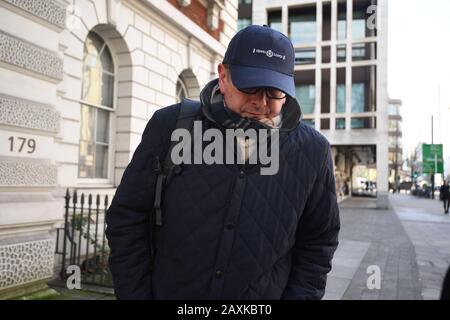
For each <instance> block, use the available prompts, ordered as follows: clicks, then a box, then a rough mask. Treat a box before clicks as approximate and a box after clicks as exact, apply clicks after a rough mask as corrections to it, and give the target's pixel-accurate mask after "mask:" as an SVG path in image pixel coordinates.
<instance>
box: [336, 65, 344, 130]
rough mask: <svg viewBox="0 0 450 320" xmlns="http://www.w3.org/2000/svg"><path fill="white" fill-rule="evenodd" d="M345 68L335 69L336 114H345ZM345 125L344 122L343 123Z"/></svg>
mask: <svg viewBox="0 0 450 320" xmlns="http://www.w3.org/2000/svg"><path fill="white" fill-rule="evenodd" d="M345 99H346V93H345V68H337V69H336V113H345V104H346V101H345ZM344 124H345V121H344Z"/></svg>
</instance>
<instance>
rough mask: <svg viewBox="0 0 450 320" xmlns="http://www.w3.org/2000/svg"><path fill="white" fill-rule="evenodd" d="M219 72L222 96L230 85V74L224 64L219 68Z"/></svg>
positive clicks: (220, 64)
mask: <svg viewBox="0 0 450 320" xmlns="http://www.w3.org/2000/svg"><path fill="white" fill-rule="evenodd" d="M217 72H218V73H219V89H220V93H221V94H225V91H226V87H227V83H228V72H227V70H226V69H225V67H224V66H223V64H222V63H219V65H218V66H217Z"/></svg>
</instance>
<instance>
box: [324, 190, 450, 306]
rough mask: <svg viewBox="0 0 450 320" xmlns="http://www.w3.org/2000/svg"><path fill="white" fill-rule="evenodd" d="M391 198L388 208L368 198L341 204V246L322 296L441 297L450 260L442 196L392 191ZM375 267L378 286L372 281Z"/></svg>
mask: <svg viewBox="0 0 450 320" xmlns="http://www.w3.org/2000/svg"><path fill="white" fill-rule="evenodd" d="M389 201H390V208H389V209H388V210H378V209H376V206H375V200H374V199H370V198H351V199H348V200H345V201H344V202H342V203H341V204H340V208H341V233H340V245H339V247H338V250H337V251H336V253H335V257H334V259H333V269H332V271H331V272H330V274H329V277H328V283H327V288H326V295H325V297H324V299H331V300H359V299H364V300H366V299H367V300H380V299H381V300H385V299H387V300H418V299H419V300H421V299H425V300H435V299H439V297H440V292H441V286H442V282H443V279H444V276H445V273H446V271H447V268H448V266H449V265H450V215H444V213H443V208H442V202H440V201H438V200H430V199H423V198H416V197H414V196H411V195H406V194H390V195H389ZM373 266H375V267H378V268H379V270H380V277H381V279H380V280H381V285H380V287H379V289H378V288H372V289H369V286H368V279H373V277H372V273H373V271H372V270H373ZM369 282H370V281H369Z"/></svg>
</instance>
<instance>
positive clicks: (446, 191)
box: [439, 180, 450, 214]
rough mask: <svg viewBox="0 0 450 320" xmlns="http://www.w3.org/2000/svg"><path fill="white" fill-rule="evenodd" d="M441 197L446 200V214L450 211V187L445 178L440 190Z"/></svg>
mask: <svg viewBox="0 0 450 320" xmlns="http://www.w3.org/2000/svg"><path fill="white" fill-rule="evenodd" d="M439 192H440V198H441V200H442V201H443V202H444V214H447V213H448V210H449V203H450V187H449V185H448V182H447V181H445V180H444V182H443V184H442V186H441V188H440V190H439Z"/></svg>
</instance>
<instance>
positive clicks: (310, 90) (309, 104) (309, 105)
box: [295, 70, 316, 115]
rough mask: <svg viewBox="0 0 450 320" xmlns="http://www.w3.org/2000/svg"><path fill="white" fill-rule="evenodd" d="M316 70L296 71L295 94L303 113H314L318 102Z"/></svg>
mask: <svg viewBox="0 0 450 320" xmlns="http://www.w3.org/2000/svg"><path fill="white" fill-rule="evenodd" d="M315 81H316V72H315V70H304V71H300V72H296V73H295V83H297V86H296V88H295V95H296V98H297V100H298V102H299V104H300V108H301V109H302V112H303V114H305V115H307V114H314V110H315V104H316V85H315Z"/></svg>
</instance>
